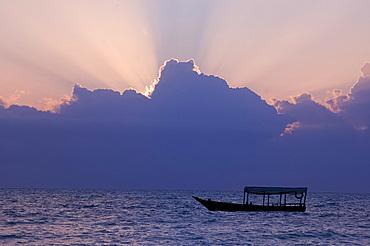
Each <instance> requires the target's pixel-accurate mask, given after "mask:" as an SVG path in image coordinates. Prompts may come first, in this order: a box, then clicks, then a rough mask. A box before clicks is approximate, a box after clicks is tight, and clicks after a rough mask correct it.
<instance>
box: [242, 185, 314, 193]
mask: <svg viewBox="0 0 370 246" xmlns="http://www.w3.org/2000/svg"><path fill="white" fill-rule="evenodd" d="M244 192H248V193H252V194H295V193H306V192H307V187H297V188H291V187H256V186H246V187H245V188H244Z"/></svg>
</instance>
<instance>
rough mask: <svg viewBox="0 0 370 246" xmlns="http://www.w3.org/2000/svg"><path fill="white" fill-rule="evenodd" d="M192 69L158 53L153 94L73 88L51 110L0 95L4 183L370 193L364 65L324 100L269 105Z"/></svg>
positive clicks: (369, 101) (369, 91) (369, 98)
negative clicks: (350, 83) (7, 103)
mask: <svg viewBox="0 0 370 246" xmlns="http://www.w3.org/2000/svg"><path fill="white" fill-rule="evenodd" d="M195 68H196V67H195V65H194V62H193V61H188V62H178V61H176V60H170V61H168V62H166V64H165V66H163V67H162V68H161V73H160V76H159V78H158V81H157V82H158V83H157V84H156V86H155V90H154V91H153V93H152V94H151V98H150V99H149V98H147V97H145V96H143V95H142V94H140V93H137V92H136V91H134V90H126V91H125V92H123V93H122V94H121V93H119V92H116V91H112V90H102V89H99V90H94V91H90V90H88V89H86V88H84V87H82V86H79V85H75V86H74V88H73V93H72V98H71V100H68V101H66V100H65V101H64V102H62V103H61V105H60V106H59V107H58V109H57V110H58V113H51V112H42V111H37V110H36V109H33V108H30V107H26V106H15V105H13V106H11V107H9V108H5V107H4V103H3V102H2V101H0V127H1V128H0V129H1V130H0V133H1V138H0V148H1V149H0V187H66V188H69V187H76V188H148V189H152V188H154V189H157V188H158V189H162V188H164V189H242V188H243V187H244V185H281V186H290V185H294V186H295V185H305V186H306V185H307V186H308V187H310V189H311V190H316V191H351V192H356V191H359V192H370V185H369V177H368V175H369V173H370V165H369V162H370V161H369V160H370V151H369V150H370V148H369V146H370V145H369V144H370V134H369V129H368V127H369V125H370V113H369V112H370V76H368V74H367V73H368V72H369V71H368V70H369V66H368V65H365V66H364V67H363V69H362V71H363V75H362V76H361V77H360V78H359V80H358V82H357V83H356V84H355V85H354V87H353V88H352V89H351V91H350V92H349V93H348V94H346V95H342V94H341V91H339V90H334V91H333V95H334V96H333V98H332V99H330V100H328V101H327V103H326V104H325V106H323V105H320V104H319V103H317V102H315V101H314V100H313V98H312V96H311V95H310V94H307V93H304V94H301V95H299V96H297V97H295V98H293V99H292V101H291V102H288V101H279V100H274V105H273V106H271V105H268V104H267V103H266V102H265V101H264V100H262V99H261V97H260V96H258V95H257V94H256V93H254V92H253V91H251V90H249V89H248V88H230V87H229V86H228V85H227V83H226V81H225V80H223V79H221V78H219V77H215V76H208V75H205V74H201V73H199V72H197V70H196V69H195Z"/></svg>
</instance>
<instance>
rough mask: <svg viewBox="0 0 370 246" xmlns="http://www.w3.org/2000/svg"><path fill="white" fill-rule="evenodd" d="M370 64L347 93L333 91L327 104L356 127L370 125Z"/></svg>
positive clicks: (363, 127)
mask: <svg viewBox="0 0 370 246" xmlns="http://www.w3.org/2000/svg"><path fill="white" fill-rule="evenodd" d="M369 67H370V64H369V63H366V64H365V65H364V66H363V67H362V68H361V71H362V75H363V76H361V77H359V79H358V81H357V82H356V83H355V85H354V86H353V87H352V88H351V90H350V92H349V93H348V94H347V95H343V94H342V93H341V91H340V90H334V91H333V93H332V94H333V98H332V99H329V100H328V101H327V102H326V104H327V105H328V108H330V109H331V110H332V111H333V112H336V113H337V114H338V115H339V116H340V117H342V118H343V119H345V120H347V121H348V122H350V123H351V124H352V125H353V126H354V127H355V128H356V129H360V130H364V129H368V128H369V126H370V111H369V108H370V76H369Z"/></svg>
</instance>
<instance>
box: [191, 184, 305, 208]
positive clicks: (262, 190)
mask: <svg viewBox="0 0 370 246" xmlns="http://www.w3.org/2000/svg"><path fill="white" fill-rule="evenodd" d="M250 194H254V195H262V196H263V200H262V203H261V204H253V203H252V202H251V201H250V200H249V197H250ZM274 195H275V196H279V199H278V201H279V202H278V203H270V197H271V196H274ZM287 195H290V196H291V197H293V198H295V199H297V200H298V201H297V202H290V203H287ZM266 196H267V201H266ZM306 196H307V188H306V187H303V188H287V187H245V188H244V196H243V203H242V204H237V203H230V202H217V201H212V200H211V199H208V200H204V199H201V198H199V197H196V196H193V198H194V199H195V200H197V201H198V202H199V203H201V204H202V205H203V206H205V207H206V208H207V209H208V210H210V211H230V212H233V211H291V212H304V211H306Z"/></svg>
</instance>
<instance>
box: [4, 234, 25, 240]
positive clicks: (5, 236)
mask: <svg viewBox="0 0 370 246" xmlns="http://www.w3.org/2000/svg"><path fill="white" fill-rule="evenodd" d="M9 238H22V236H19V235H16V234H6V235H0V239H9Z"/></svg>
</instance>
